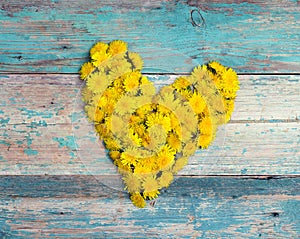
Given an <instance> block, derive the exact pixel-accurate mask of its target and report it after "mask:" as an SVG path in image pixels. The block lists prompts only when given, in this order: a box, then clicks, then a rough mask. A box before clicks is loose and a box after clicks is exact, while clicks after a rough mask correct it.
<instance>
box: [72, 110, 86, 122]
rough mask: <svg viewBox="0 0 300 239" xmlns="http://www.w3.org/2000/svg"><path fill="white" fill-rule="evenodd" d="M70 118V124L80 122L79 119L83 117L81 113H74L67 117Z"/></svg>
mask: <svg viewBox="0 0 300 239" xmlns="http://www.w3.org/2000/svg"><path fill="white" fill-rule="evenodd" d="M69 117H70V118H71V122H72V123H74V122H80V119H81V118H82V117H83V112H74V113H72V114H71V115H69Z"/></svg>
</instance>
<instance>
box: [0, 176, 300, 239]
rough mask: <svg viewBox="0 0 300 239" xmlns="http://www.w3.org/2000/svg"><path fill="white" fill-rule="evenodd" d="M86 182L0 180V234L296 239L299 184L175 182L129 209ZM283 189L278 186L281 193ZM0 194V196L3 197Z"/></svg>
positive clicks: (121, 196) (118, 197) (120, 196)
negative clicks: (141, 205) (142, 204)
mask: <svg viewBox="0 0 300 239" xmlns="http://www.w3.org/2000/svg"><path fill="white" fill-rule="evenodd" d="M99 182H101V178H95V177H93V176H51V177H49V176H1V177H0V188H1V189H3V190H0V198H1V199H2V200H0V207H1V217H0V235H1V236H2V237H4V238H5V237H8V238H9V237H14V238H19V237H26V238H54V237H56V238H63V237H68V238H70V237H71V238H73V237H76V238H87V237H88V238H95V237H97V238H128V237H130V238H145V237H147V238H297V237H298V236H299V235H300V231H299V228H300V224H299V213H300V211H299V208H300V205H299V199H300V191H299V188H300V178H277V179H275V178H273V179H272V178H265V179H264V178H258V179H257V180H254V179H250V178H247V177H245V178H235V177H205V178H198V177H197V178H194V177H181V178H179V179H178V180H176V181H175V183H174V184H172V186H171V187H170V188H169V189H168V190H167V191H165V192H163V193H162V194H161V195H160V197H159V199H157V200H155V201H152V202H151V205H148V207H147V208H145V209H137V208H134V206H133V205H132V204H131V203H130V201H129V200H128V199H127V197H128V196H127V195H126V194H125V193H124V192H119V191H115V190H112V189H110V188H107V187H105V186H103V185H102V184H101V183H99ZM283 185H284V187H282V186H283ZM4 190H5V192H4Z"/></svg>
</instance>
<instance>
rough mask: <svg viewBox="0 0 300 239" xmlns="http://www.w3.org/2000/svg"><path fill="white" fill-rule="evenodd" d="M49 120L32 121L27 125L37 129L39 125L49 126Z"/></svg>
mask: <svg viewBox="0 0 300 239" xmlns="http://www.w3.org/2000/svg"><path fill="white" fill-rule="evenodd" d="M47 125H48V124H47V122H46V121H45V120H40V121H39V122H31V124H30V125H27V126H26V127H28V128H31V129H36V128H37V127H47Z"/></svg>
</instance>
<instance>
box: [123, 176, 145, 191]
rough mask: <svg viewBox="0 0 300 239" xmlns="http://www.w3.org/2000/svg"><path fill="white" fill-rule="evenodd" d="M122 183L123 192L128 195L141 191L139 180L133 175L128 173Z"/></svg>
mask: <svg viewBox="0 0 300 239" xmlns="http://www.w3.org/2000/svg"><path fill="white" fill-rule="evenodd" d="M123 181H124V183H125V188H124V189H125V190H127V191H128V192H129V193H137V192H140V191H141V186H142V185H141V179H140V177H139V176H138V175H137V174H135V173H131V172H128V173H127V174H126V175H125V177H123Z"/></svg>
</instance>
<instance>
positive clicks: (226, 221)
mask: <svg viewBox="0 0 300 239" xmlns="http://www.w3.org/2000/svg"><path fill="white" fill-rule="evenodd" d="M195 9H200V12H201V13H202V16H203V19H204V21H205V22H204V23H203V22H201V19H200V18H199V16H197V14H195V13H196V12H195V11H194V14H195V15H193V16H194V19H193V20H192V19H191V11H193V10H195ZM299 10H300V4H299V1H295V0H294V1H293V0H285V1H262V0H257V1H239V0H226V1H218V0H213V1H195V0H189V1H182V0H180V1H175V0H170V1H167V0H165V1H158V0H147V1H124V0H121V1H117V0H112V1H105V0H102V1H94V0H93V1H83V0H77V1H75V0H70V1H60V0H53V1H52V0H51V1H40V0H38V1H31V0H29V1H17V0H2V1H1V3H0V32H1V34H0V238H284V239H286V238H300V223H299V222H300V216H299V215H300V211H299V209H300V127H299V126H300V123H299V120H300V94H299V88H300V85H299V83H300V76H299V73H300V55H299V53H300V48H299V42H300V37H299V36H300V33H299V22H300V11H299ZM199 20H200V21H199ZM193 21H194V22H196V23H197V24H199V25H201V26H200V27H197V26H194V25H193V24H192V23H193ZM114 39H122V40H125V41H127V42H128V43H129V48H130V50H131V51H137V52H139V53H140V54H141V55H142V57H143V59H144V60H145V68H144V72H146V73H150V74H149V77H150V79H151V80H152V81H153V82H154V84H155V85H156V86H157V87H160V86H162V85H166V84H169V83H171V82H172V81H173V80H174V79H175V78H176V77H177V76H178V75H179V74H182V73H188V72H190V70H191V69H192V68H193V67H195V66H196V65H197V64H202V63H204V62H207V61H209V60H218V61H220V62H221V63H223V64H225V65H228V66H231V67H233V68H234V69H235V70H237V71H238V72H239V78H240V81H241V89H240V91H239V93H238V96H237V99H236V108H235V112H234V113H233V115H232V119H231V120H230V122H229V124H228V125H226V126H225V127H223V128H221V130H220V131H219V132H218V137H217V139H216V141H215V143H214V144H213V145H212V146H211V147H210V148H209V149H208V150H205V151H197V153H196V155H195V156H193V157H192V158H191V159H190V161H189V164H188V165H187V166H186V167H185V169H184V170H182V171H181V172H180V173H179V175H178V176H177V177H176V179H175V182H174V183H173V184H172V185H171V186H170V187H169V188H168V189H167V190H164V191H163V192H162V193H161V195H160V197H159V198H158V199H156V200H152V201H150V202H148V205H147V207H146V208H144V209H137V208H135V207H134V206H132V204H131V202H130V200H129V198H128V194H127V193H126V192H124V190H123V187H124V185H122V181H121V179H120V176H119V175H118V174H117V173H116V169H115V168H114V167H113V166H112V164H111V162H110V160H109V158H108V157H107V156H106V153H105V151H104V148H103V146H102V144H101V142H99V141H98V140H97V137H96V136H95V133H94V131H93V126H92V125H90V124H89V123H88V122H87V120H86V118H85V116H84V113H83V108H82V107H83V106H82V104H81V101H80V97H79V94H80V88H81V84H82V82H81V81H80V80H79V78H78V75H77V72H78V69H79V68H80V65H81V64H82V63H83V62H85V61H86V60H87V59H88V50H89V48H90V47H91V46H92V45H93V44H94V43H95V42H96V41H99V40H100V41H105V42H109V41H111V40H114ZM87 149H88V150H87Z"/></svg>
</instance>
